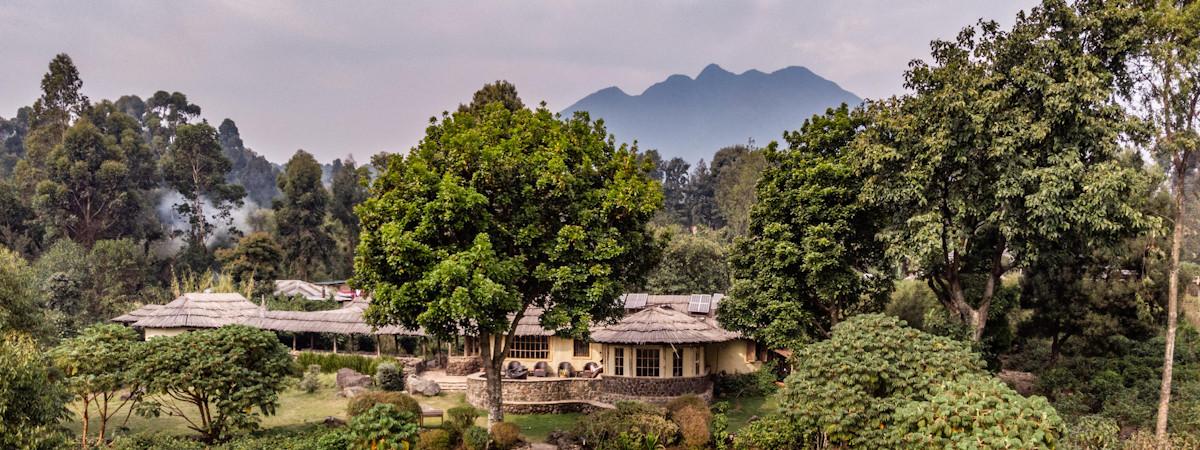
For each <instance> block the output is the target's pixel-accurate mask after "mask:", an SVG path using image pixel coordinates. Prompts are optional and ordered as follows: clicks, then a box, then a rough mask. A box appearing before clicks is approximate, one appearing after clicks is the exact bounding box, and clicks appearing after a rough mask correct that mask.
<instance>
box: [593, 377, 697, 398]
mask: <svg viewBox="0 0 1200 450" xmlns="http://www.w3.org/2000/svg"><path fill="white" fill-rule="evenodd" d="M688 394H695V395H698V396H700V397H701V398H703V399H704V401H706V402H710V401H712V380H710V379H709V378H708V377H682V378H638V377H618V376H614V375H603V376H602V377H601V378H600V396H601V398H603V399H604V401H605V402H607V403H615V402H619V401H622V400H638V401H643V402H650V403H666V402H668V401H671V399H674V398H676V397H680V396H683V395H688Z"/></svg>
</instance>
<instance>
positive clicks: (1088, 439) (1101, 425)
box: [1067, 416, 1121, 450]
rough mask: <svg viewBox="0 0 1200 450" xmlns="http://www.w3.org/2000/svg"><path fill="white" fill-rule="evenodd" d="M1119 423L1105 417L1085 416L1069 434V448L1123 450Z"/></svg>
mask: <svg viewBox="0 0 1200 450" xmlns="http://www.w3.org/2000/svg"><path fill="white" fill-rule="evenodd" d="M1120 432H1121V427H1120V426H1118V425H1117V421H1116V420H1113V419H1110V418H1107V417H1103V416H1083V417H1080V418H1079V420H1077V421H1075V423H1074V424H1072V425H1071V427H1070V429H1069V431H1068V432H1067V448H1069V449H1072V450H1117V449H1120V448H1121V440H1120V436H1118V434H1119V433H1120Z"/></svg>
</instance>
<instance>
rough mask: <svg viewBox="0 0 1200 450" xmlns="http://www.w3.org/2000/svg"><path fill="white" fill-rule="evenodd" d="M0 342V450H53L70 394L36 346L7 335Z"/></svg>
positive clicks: (60, 437) (23, 337) (60, 439)
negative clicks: (10, 449)
mask: <svg viewBox="0 0 1200 450" xmlns="http://www.w3.org/2000/svg"><path fill="white" fill-rule="evenodd" d="M2 339H3V340H2V341H0V447H3V448H21V449H35V450H36V449H55V448H59V447H58V446H59V445H61V444H62V442H63V440H64V437H65V434H64V432H63V431H64V430H62V428H61V426H60V423H61V421H62V419H64V418H66V416H67V414H68V413H67V409H66V403H67V402H68V401H69V400H70V398H71V397H70V394H69V393H68V392H67V389H66V388H65V387H64V386H63V385H62V383H61V380H60V379H59V376H58V375H57V374H55V373H53V372H52V370H51V369H52V367H53V366H52V365H51V363H50V361H49V360H48V359H47V358H46V355H45V354H44V353H42V351H41V350H40V349H39V348H38V345H37V343H36V342H35V341H34V340H33V339H32V338H30V337H29V336H28V335H22V334H16V333H12V332H7V333H5V334H4V335H3V337H2Z"/></svg>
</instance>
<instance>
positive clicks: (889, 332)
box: [780, 314, 983, 448]
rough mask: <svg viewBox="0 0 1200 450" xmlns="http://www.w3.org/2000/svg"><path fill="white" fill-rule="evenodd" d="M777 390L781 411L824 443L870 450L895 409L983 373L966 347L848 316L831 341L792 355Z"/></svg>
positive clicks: (888, 322) (884, 319)
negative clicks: (781, 387)
mask: <svg viewBox="0 0 1200 450" xmlns="http://www.w3.org/2000/svg"><path fill="white" fill-rule="evenodd" d="M795 361H797V366H796V368H795V371H794V372H793V373H792V374H791V375H790V376H788V378H787V381H786V386H785V387H784V390H783V391H782V392H781V393H780V409H781V413H782V414H783V415H784V416H785V417H787V418H788V419H789V420H792V421H794V426H792V427H787V428H782V429H781V430H783V431H790V430H800V431H802V432H804V433H812V434H814V436H794V437H793V438H794V440H817V439H821V440H823V441H824V442H825V443H827V444H829V445H831V446H835V447H836V446H845V447H856V448H878V447H879V446H880V445H879V443H880V442H882V441H881V439H883V434H884V433H885V430H887V429H888V428H890V425H891V423H890V422H891V420H892V419H891V415H892V413H893V412H894V411H895V409H896V408H898V407H900V406H903V405H905V404H907V403H909V402H912V401H923V400H925V399H927V398H929V397H930V396H932V395H933V394H934V393H935V392H937V391H938V389H939V388H940V386H941V384H942V382H944V381H946V380H954V379H957V378H958V377H960V376H963V375H967V374H980V373H983V369H982V368H983V364H982V361H980V360H979V357H978V356H977V355H976V354H975V353H973V352H972V351H971V349H970V348H969V347H968V345H967V344H966V343H963V342H959V341H955V340H952V339H949V338H945V337H940V336H934V335H931V334H928V333H924V332H921V331H918V330H916V329H914V328H910V327H906V326H904V325H902V323H901V322H900V320H899V319H896V318H894V317H889V316H884V315H881V314H864V315H859V316H854V317H851V318H849V319H847V320H846V321H844V322H841V323H839V324H838V325H837V326H835V327H834V328H833V334H832V336H831V337H830V338H829V339H827V340H824V341H821V342H817V343H814V344H811V345H808V346H806V347H805V348H804V349H802V350H801V351H800V352H798V353H797V355H796V358H795Z"/></svg>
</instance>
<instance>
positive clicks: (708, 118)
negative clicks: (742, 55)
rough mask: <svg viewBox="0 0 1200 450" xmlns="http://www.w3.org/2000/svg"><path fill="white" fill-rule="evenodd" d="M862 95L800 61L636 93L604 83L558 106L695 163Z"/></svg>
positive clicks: (706, 73) (713, 71) (683, 79)
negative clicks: (608, 86) (783, 65)
mask: <svg viewBox="0 0 1200 450" xmlns="http://www.w3.org/2000/svg"><path fill="white" fill-rule="evenodd" d="M861 102H862V99H860V98H858V96H856V95H854V94H853V93H851V92H848V91H846V90H845V89H842V88H841V87H839V86H838V85H837V83H834V82H832V81H830V80H827V79H825V78H822V77H821V76H819V75H817V74H815V73H813V72H812V71H811V70H808V69H807V68H804V67H801V66H789V67H785V68H782V69H779V70H776V71H774V72H770V73H764V72H762V71H758V70H754V69H750V70H747V71H745V72H743V73H741V74H734V73H731V72H729V71H728V70H725V69H724V68H722V67H721V66H719V65H716V64H709V65H707V66H705V67H704V69H703V70H701V71H700V74H699V75H697V76H696V78H694V79H693V78H691V77H688V76H687V75H679V74H675V75H671V76H669V77H666V78H665V79H664V80H662V81H659V82H658V83H654V84H653V85H651V86H650V87H649V88H646V90H645V91H643V92H642V93H641V94H638V95H629V94H626V93H625V92H623V91H621V90H620V89H617V88H616V87H610V88H606V89H603V90H601V91H597V92H595V93H593V94H591V95H588V96H587V97H584V98H583V99H581V100H579V101H578V102H575V104H573V105H571V106H568V107H567V108H566V109H564V110H563V111H562V114H563V115H564V116H570V115H571V114H573V113H574V112H575V111H588V112H589V113H590V116H591V117H592V118H593V119H600V118H603V119H604V122H605V124H606V126H607V128H608V131H609V132H611V133H613V135H614V136H615V137H616V138H617V140H619V141H622V142H633V141H635V140H636V141H637V142H638V143H639V146H640V147H641V148H643V149H657V150H658V151H659V153H660V154H661V155H662V156H663V157H664V158H668V159H669V158H671V157H680V158H683V159H684V160H686V161H689V162H693V163H694V162H696V161H698V160H699V159H700V158H701V157H703V156H707V155H712V153H713V152H714V151H716V150H717V149H720V148H721V147H725V146H728V145H734V144H743V143H745V142H746V141H747V139H751V138H752V139H754V140H755V141H757V142H759V143H761V144H766V143H767V142H770V141H771V140H772V139H779V137H780V136H781V135H782V134H783V131H784V130H795V129H799V128H800V126H801V125H803V124H804V120H805V119H807V118H809V117H811V116H812V115H813V114H820V113H822V112H824V111H825V109H826V108H830V107H836V106H838V105H839V104H842V103H847V104H850V105H858V104H859V103H861Z"/></svg>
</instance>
